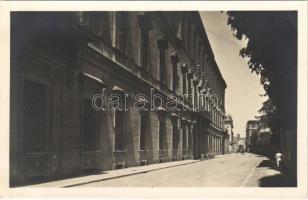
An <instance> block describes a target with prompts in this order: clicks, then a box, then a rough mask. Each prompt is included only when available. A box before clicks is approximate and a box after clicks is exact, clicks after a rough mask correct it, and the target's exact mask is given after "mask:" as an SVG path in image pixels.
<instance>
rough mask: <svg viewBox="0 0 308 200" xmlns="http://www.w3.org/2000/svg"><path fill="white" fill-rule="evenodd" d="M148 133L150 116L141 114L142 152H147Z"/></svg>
mask: <svg viewBox="0 0 308 200" xmlns="http://www.w3.org/2000/svg"><path fill="white" fill-rule="evenodd" d="M147 132H148V116H147V114H146V113H145V114H140V150H146V140H147Z"/></svg>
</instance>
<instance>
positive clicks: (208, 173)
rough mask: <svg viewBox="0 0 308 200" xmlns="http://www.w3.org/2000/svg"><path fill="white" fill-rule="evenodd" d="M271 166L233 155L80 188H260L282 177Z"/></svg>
mask: <svg viewBox="0 0 308 200" xmlns="http://www.w3.org/2000/svg"><path fill="white" fill-rule="evenodd" d="M264 164H265V165H264ZM269 164H272V163H269V162H268V159H267V158H265V157H263V156H259V155H255V154H250V153H245V154H232V155H229V156H225V157H220V158H215V159H211V160H205V161H201V162H195V163H190V164H187V165H181V166H176V167H172V168H165V169H159V170H156V171H149V172H146V173H142V174H135V175H131V176H126V177H121V178H115V179H110V180H103V181H98V182H93V183H88V184H82V185H78V186H77V187H109V186H110V187H119V186H120V187H259V186H264V185H262V184H263V183H262V180H263V179H264V178H270V177H275V176H277V175H278V176H279V174H280V172H279V171H278V170H277V169H274V168H273V167H271V166H270V165H269ZM272 184H275V183H272ZM265 186H271V185H265Z"/></svg>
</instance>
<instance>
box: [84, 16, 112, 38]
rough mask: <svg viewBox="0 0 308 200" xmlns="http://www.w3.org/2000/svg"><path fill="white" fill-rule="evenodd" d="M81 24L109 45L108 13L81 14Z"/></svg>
mask: <svg viewBox="0 0 308 200" xmlns="http://www.w3.org/2000/svg"><path fill="white" fill-rule="evenodd" d="M80 21H81V24H82V25H84V26H86V27H88V29H89V30H90V31H91V32H92V33H93V34H94V35H96V36H98V37H100V38H101V39H102V40H103V41H104V42H106V43H107V44H111V35H110V32H111V31H110V24H109V13H108V12H102V11H100V12H95V11H91V12H81V16H80Z"/></svg>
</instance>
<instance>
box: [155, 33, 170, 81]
mask: <svg viewBox="0 0 308 200" xmlns="http://www.w3.org/2000/svg"><path fill="white" fill-rule="evenodd" d="M157 43H158V49H159V78H160V81H161V84H166V73H167V71H166V49H167V48H168V42H167V40H166V39H165V38H164V37H160V38H159V39H158V40H157Z"/></svg>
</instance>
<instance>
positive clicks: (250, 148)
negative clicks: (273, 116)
mask: <svg viewBox="0 0 308 200" xmlns="http://www.w3.org/2000/svg"><path fill="white" fill-rule="evenodd" d="M259 131H260V121H259V120H249V121H247V124H246V151H247V152H254V153H255V152H256V147H257V142H258V136H259Z"/></svg>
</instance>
